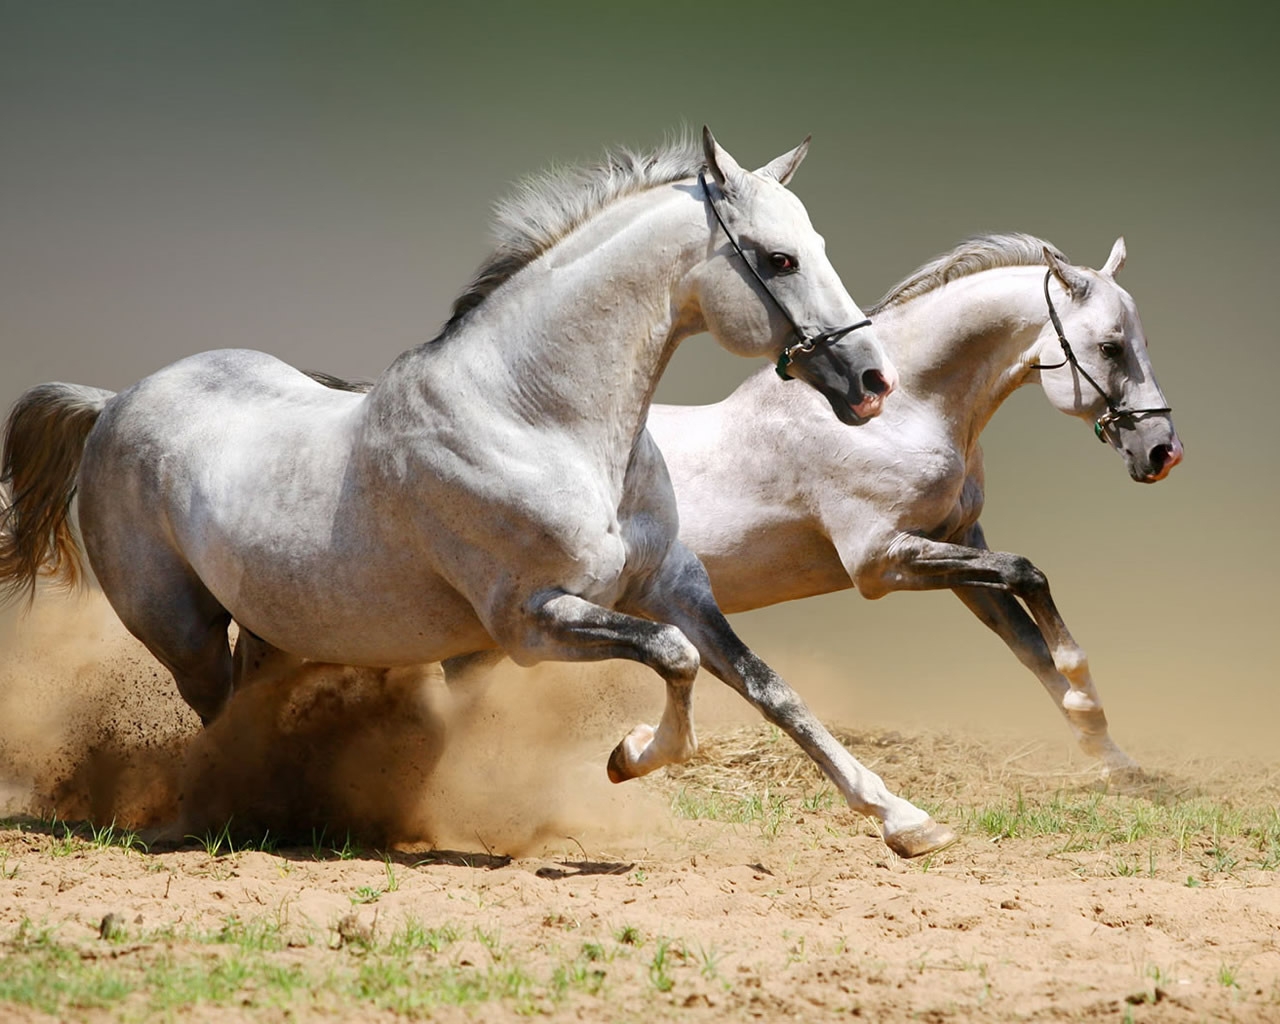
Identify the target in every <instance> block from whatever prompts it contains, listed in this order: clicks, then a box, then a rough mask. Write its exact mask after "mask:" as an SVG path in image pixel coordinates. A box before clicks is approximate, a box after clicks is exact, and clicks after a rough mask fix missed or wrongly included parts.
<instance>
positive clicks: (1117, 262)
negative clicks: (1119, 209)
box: [1098, 235, 1127, 277]
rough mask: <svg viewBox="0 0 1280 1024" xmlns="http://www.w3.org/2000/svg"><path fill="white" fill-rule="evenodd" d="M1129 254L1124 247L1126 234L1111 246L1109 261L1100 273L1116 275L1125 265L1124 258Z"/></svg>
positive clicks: (1109, 275) (1110, 275)
mask: <svg viewBox="0 0 1280 1024" xmlns="http://www.w3.org/2000/svg"><path fill="white" fill-rule="evenodd" d="M1126 255H1127V253H1126V252H1125V248H1124V235H1121V236H1120V237H1119V238H1117V239H1116V244H1115V245H1113V246H1112V247H1111V255H1110V256H1108V257H1107V262H1106V263H1105V264H1104V265H1103V267H1102V269H1101V270H1099V271H1098V273H1099V274H1106V276H1107V277H1115V276H1116V273H1117V272H1118V271H1119V270H1120V268H1121V267H1123V266H1124V258H1125V256H1126Z"/></svg>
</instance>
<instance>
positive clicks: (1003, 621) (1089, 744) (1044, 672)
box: [955, 587, 1137, 772]
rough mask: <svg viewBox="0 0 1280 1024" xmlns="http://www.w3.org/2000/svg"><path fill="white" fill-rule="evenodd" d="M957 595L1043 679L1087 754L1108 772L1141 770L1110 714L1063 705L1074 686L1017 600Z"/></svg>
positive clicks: (959, 590)
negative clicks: (1117, 737) (1115, 732)
mask: <svg viewBox="0 0 1280 1024" xmlns="http://www.w3.org/2000/svg"><path fill="white" fill-rule="evenodd" d="M955 595H956V597H958V598H960V600H961V601H963V602H964V604H965V606H966V607H967V608H968V609H969V610H970V611H971V612H973V614H974V615H976V616H977V617H978V619H979V620H980V621H981V622H982V623H983V625H985V626H987V627H988V628H989V629H991V630H992V631H993V632H994V633H995V634H996V635H997V636H999V637H1000V639H1001V640H1003V641H1004V642H1005V643H1006V644H1007V645H1008V647H1009V649H1010V650H1011V651H1013V653H1014V654H1015V655H1016V656H1017V658H1018V660H1019V661H1020V662H1022V664H1023V665H1025V666H1026V667H1027V668H1028V669H1030V670H1031V671H1032V672H1033V673H1034V674H1035V676H1036V678H1037V679H1039V680H1040V684H1041V685H1042V686H1043V687H1044V688H1045V691H1046V692H1047V693H1048V694H1049V697H1050V699H1051V700H1052V701H1053V703H1054V706H1055V707H1057V709H1058V710H1059V711H1060V712H1062V714H1063V716H1064V717H1065V718H1066V720H1067V724H1068V725H1069V726H1070V727H1071V731H1072V733H1073V734H1074V735H1075V737H1076V742H1077V743H1079V744H1080V749H1081V750H1083V751H1084V752H1085V754H1087V755H1088V756H1089V757H1096V758H1098V759H1099V760H1100V761H1101V762H1102V764H1103V768H1104V770H1105V771H1108V772H1111V771H1122V770H1129V769H1133V768H1136V767H1137V762H1136V761H1134V760H1133V758H1131V757H1130V756H1129V755H1128V754H1126V753H1125V752H1124V751H1123V750H1122V749H1120V747H1119V746H1117V745H1116V742H1115V741H1114V740H1113V739H1112V738H1111V735H1110V733H1109V732H1108V731H1107V715H1106V712H1104V711H1103V710H1102V708H1101V707H1096V708H1093V709H1091V710H1088V711H1074V710H1071V709H1070V708H1068V707H1065V706H1064V705H1063V698H1064V697H1065V696H1066V695H1067V693H1068V691H1069V690H1070V688H1071V684H1070V683H1068V682H1067V679H1066V677H1065V676H1063V675H1062V673H1061V672H1059V671H1058V670H1057V668H1055V667H1054V664H1053V656H1052V655H1051V654H1050V653H1049V646H1048V644H1046V643H1045V642H1044V636H1043V634H1042V633H1041V632H1040V627H1039V626H1037V625H1036V624H1035V621H1034V620H1033V619H1032V618H1031V616H1030V615H1028V614H1027V612H1026V610H1025V609H1024V608H1023V607H1022V605H1021V604H1019V603H1018V600H1017V598H1015V597H1014V596H1013V595H1012V594H1008V593H1005V592H1003V591H999V590H991V589H979V588H976V587H956V588H955Z"/></svg>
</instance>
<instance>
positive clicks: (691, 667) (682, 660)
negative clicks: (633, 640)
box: [653, 626, 702, 684]
mask: <svg viewBox="0 0 1280 1024" xmlns="http://www.w3.org/2000/svg"><path fill="white" fill-rule="evenodd" d="M653 658H654V661H655V662H656V665H655V667H656V668H657V669H658V670H659V671H660V672H661V673H662V675H663V677H664V678H666V679H667V680H668V681H669V682H673V683H686V684H690V683H692V682H693V680H694V677H695V676H697V674H698V669H699V668H700V667H701V666H702V658H701V656H700V655H699V654H698V649H697V648H696V647H694V646H693V643H692V642H691V641H690V640H689V638H688V637H687V636H685V635H684V633H683V632H682V631H681V630H680V629H679V628H678V627H676V626H663V627H661V629H659V630H658V632H657V634H656V636H655V637H654V641H653Z"/></svg>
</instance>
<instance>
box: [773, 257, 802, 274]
mask: <svg viewBox="0 0 1280 1024" xmlns="http://www.w3.org/2000/svg"><path fill="white" fill-rule="evenodd" d="M769 262H770V263H771V264H772V265H773V269H774V270H776V271H778V272H779V273H788V272H791V271H795V270H799V269H800V262H799V260H797V259H796V258H795V257H794V256H789V255H787V254H786V253H785V252H771V253H769Z"/></svg>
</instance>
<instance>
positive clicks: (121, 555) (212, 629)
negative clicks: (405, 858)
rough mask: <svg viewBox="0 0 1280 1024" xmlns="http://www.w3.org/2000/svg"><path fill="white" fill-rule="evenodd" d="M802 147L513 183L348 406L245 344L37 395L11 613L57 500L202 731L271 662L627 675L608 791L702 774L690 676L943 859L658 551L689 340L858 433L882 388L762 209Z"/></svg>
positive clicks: (673, 153) (704, 589)
mask: <svg viewBox="0 0 1280 1024" xmlns="http://www.w3.org/2000/svg"><path fill="white" fill-rule="evenodd" d="M806 148H807V140H806V142H805V143H803V144H801V145H800V146H799V147H797V148H796V149H795V150H792V151H791V152H789V153H786V154H783V155H782V156H780V157H778V158H777V159H776V160H774V161H772V162H771V163H769V164H768V165H766V166H765V167H763V168H761V169H760V170H759V171H757V172H755V173H751V172H748V171H746V170H744V169H742V168H741V167H739V166H738V164H737V163H736V162H735V161H734V160H733V158H732V157H731V156H730V155H729V154H728V153H727V152H725V150H724V149H722V148H721V147H720V146H719V145H717V144H716V142H715V140H714V139H713V138H712V137H711V134H710V132H708V131H706V130H705V129H704V133H703V145H702V147H701V150H699V149H698V148H697V147H694V146H690V145H687V144H677V145H675V146H672V147H670V148H669V149H668V150H666V151H663V152H660V153H658V154H656V155H654V156H653V157H650V158H641V157H636V156H633V155H630V154H625V153H619V154H615V155H613V156H612V157H611V158H610V159H609V160H608V161H607V162H606V163H605V165H604V166H602V167H600V168H597V169H596V170H594V171H591V172H568V173H564V174H560V175H553V176H550V177H548V178H546V179H543V180H542V181H541V182H539V183H535V184H533V185H531V186H529V187H527V188H526V189H525V191H524V192H523V193H522V194H521V195H519V196H517V197H516V198H515V199H514V200H513V201H512V202H511V203H509V204H508V205H507V207H506V208H505V209H504V210H503V211H502V217H503V232H504V235H503V238H502V242H501V245H500V247H499V248H498V250H497V252H496V253H495V255H494V256H493V257H492V258H491V259H490V260H489V262H488V263H487V264H485V266H484V267H482V268H481V270H480V272H479V274H478V276H477V277H476V279H475V281H474V282H473V284H472V285H471V287H470V288H469V289H468V290H467V291H466V292H465V293H464V294H463V295H462V297H461V298H459V299H458V301H457V303H456V304H455V306H454V314H453V317H452V319H451V320H450V321H449V323H448V324H447V325H446V327H445V329H444V331H443V332H442V333H441V335H440V336H439V337H438V338H436V339H435V340H433V341H431V342H428V343H427V344H424V345H422V346H420V347H418V348H416V349H413V350H412V351H409V352H406V353H404V354H403V355H401V356H400V358H399V359H397V360H396V362H395V363H394V364H393V365H392V366H391V367H390V368H389V369H388V370H387V371H386V372H385V373H384V374H383V375H382V376H381V377H380V378H379V379H378V381H377V382H376V383H375V384H374V385H373V387H372V389H371V390H370V391H369V392H368V393H367V394H364V395H361V394H353V393H349V392H343V391H339V390H332V389H330V388H327V387H322V386H320V385H319V384H317V383H316V382H315V381H314V380H311V379H309V378H308V377H307V376H306V375H304V374H302V373H300V372H299V371H297V370H295V369H293V368H292V367H290V366H287V365H285V364H284V363H282V362H280V361H279V360H276V359H274V358H272V357H271V356H267V355H264V354H261V353H257V352H248V351H240V350H232V351H218V352H208V353H204V354H202V355H198V356H194V357H191V358H189V359H184V360H182V361H181V362H178V363H175V364H173V365H172V366H170V367H168V368H166V369H164V370H161V371H160V372H158V373H156V374H154V375H152V376H150V377H147V378H145V379H144V380H142V381H141V382H139V383H138V384H135V385H134V386H133V387H131V388H129V389H128V390H126V391H124V392H121V393H120V394H118V395H113V394H111V393H110V392H105V391H99V390H96V389H88V388H80V387H73V386H69V385H44V386H42V387H39V388H33V389H31V390H30V391H29V392H27V393H26V394H25V395H24V396H23V397H22V398H21V399H20V400H19V402H18V404H17V406H16V407H15V409H14V411H13V413H12V414H11V417H10V420H9V424H8V428H7V436H6V453H5V463H4V466H5V470H4V471H5V476H6V477H7V478H8V480H9V482H10V488H11V494H12V495H13V498H12V502H11V504H10V506H9V507H8V509H7V510H6V511H5V514H4V527H5V529H4V531H3V537H2V538H0V581H7V582H8V585H9V589H10V591H11V592H19V593H20V592H23V591H28V590H30V589H31V588H33V587H34V582H35V578H36V575H37V573H38V572H39V571H40V569H41V567H42V566H45V567H46V568H48V565H49V563H52V564H53V568H54V569H55V570H57V569H58V567H59V562H60V563H61V569H62V575H63V576H64V577H66V576H74V575H75V573H76V570H77V568H78V564H77V550H76V547H75V544H74V541H73V540H72V538H71V534H70V532H69V528H68V523H67V514H66V513H67V505H68V502H69V499H70V496H71V495H72V493H75V492H77V491H78V499H79V505H78V518H79V525H80V528H81V531H82V534H83V541H84V548H85V551H86V552H87V555H88V558H89V562H90V564H91V566H92V568H93V571H94V573H95V574H96V576H97V578H98V581H99V583H100V584H101V586H102V589H103V591H104V593H105V594H106V596H107V598H108V600H109V601H110V602H111V605H112V607H113V608H114V609H115V610H116V612H117V613H118V614H119V616H120V618H121V620H122V621H123V622H124V624H125V626H126V627H127V628H128V629H129V630H130V631H131V632H132V633H133V634H134V635H135V636H137V637H138V638H139V639H140V640H141V641H142V642H143V643H144V644H146V646H147V647H148V648H149V649H150V650H151V652H152V653H153V654H154V655H155V656H156V657H157V658H158V659H159V660H160V661H161V662H162V663H163V664H164V665H165V666H166V667H167V668H168V669H169V670H170V671H171V672H172V673H173V676H174V679H175V681H176V682H177V685H178V688H179V690H180V692H181V693H182V695H183V697H184V699H185V700H186V701H187V702H188V703H189V704H190V705H191V706H192V707H193V708H194V709H195V710H196V711H197V712H198V713H199V714H200V715H201V717H202V718H203V719H205V720H206V721H208V720H209V719H212V718H213V717H214V716H215V715H217V714H218V712H219V711H220V710H221V708H222V707H223V705H224V703H225V701H226V700H227V698H228V696H229V695H230V693H231V691H232V689H233V687H234V686H235V685H236V684H237V683H238V682H240V681H243V680H244V679H246V678H248V676H249V673H250V670H251V669H252V667H253V666H254V665H256V664H258V663H259V662H261V661H263V660H264V659H271V658H275V657H278V656H279V657H290V658H305V659H310V660H316V661H328V662H339V663H344V664H349V665H365V666H396V665H405V664H418V663H422V662H431V661H439V660H442V659H451V658H459V657H466V656H473V655H475V654H476V653H477V652H485V651H489V650H493V649H500V650H502V651H504V652H506V653H507V654H509V655H510V656H511V657H512V658H513V659H514V660H515V661H516V662H518V663H520V664H523V665H528V664H532V663H535V662H538V661H543V660H548V659H550V660H570V661H582V660H599V659H605V658H629V659H633V660H635V661H639V662H641V663H643V664H646V665H648V666H650V667H651V668H653V669H654V670H655V671H657V672H658V674H659V675H661V676H662V678H663V679H664V680H665V681H666V689H667V692H666V696H667V701H666V709H665V711H664V713H663V717H662V720H661V723H660V724H659V725H658V726H657V727H656V728H653V727H650V726H645V725H642V726H637V727H636V728H635V729H634V730H633V731H632V732H631V733H630V734H629V735H628V736H627V737H626V738H624V739H623V741H622V742H621V743H620V744H619V745H618V747H617V748H616V749H615V750H614V752H613V754H612V756H611V758H610V761H609V773H610V777H611V778H613V779H614V781H621V780H623V779H627V778H633V777H635V776H638V775H643V774H645V773H646V772H650V771H653V770H654V769H655V768H658V767H660V766H662V765H665V764H669V763H672V762H674V761H678V760H682V759H686V758H688V757H689V756H690V755H691V754H692V753H693V751H694V749H695V738H694V732H693V726H692V723H691V721H690V702H691V692H692V685H693V681H694V677H695V675H696V673H697V670H698V667H699V662H700V659H701V662H702V663H703V664H705V665H706V666H707V667H708V668H709V669H710V670H711V671H712V672H713V673H715V674H716V675H718V676H719V677H720V678H722V679H724V680H725V681H726V682H728V683H729V685H731V686H733V687H734V688H735V689H737V690H738V691H739V692H740V693H742V694H743V695H744V696H746V697H747V699H748V700H750V701H751V702H752V703H753V704H755V705H756V706H757V707H758V708H759V709H760V710H761V711H762V712H763V713H764V714H765V716H766V717H768V718H769V719H770V720H771V721H773V722H775V723H777V724H778V725H779V726H780V727H781V728H783V729H784V730H786V731H787V732H788V733H789V734H790V735H791V736H792V737H794V738H795V739H796V741H797V742H798V743H799V744H800V745H801V746H802V747H803V748H804V749H805V750H806V751H807V752H808V753H809V754H810V756H812V757H813V758H814V759H815V760H816V761H817V762H818V763H819V764H820V765H821V767H822V768H823V770H824V771H825V772H826V773H827V774H828V775H829V776H830V778H831V779H832V780H833V782H835V784H836V785H837V786H838V787H839V788H840V789H841V791H842V792H843V793H844V794H845V796H846V797H847V799H848V801H849V803H850V804H851V805H852V806H853V807H854V808H856V809H857V810H860V811H862V812H864V813H867V814H872V815H874V816H875V817H877V818H878V819H879V820H880V821H881V822H882V824H883V829H884V835H885V839H886V842H888V844H889V845H890V846H891V847H892V848H893V849H895V850H897V851H898V852H900V853H902V854H904V855H906V856H914V855H918V854H921V853H925V852H928V851H930V850H933V849H937V848H938V847H940V846H942V845H945V844H947V843H949V842H951V841H953V840H954V838H955V835H954V833H953V832H952V831H951V830H950V829H948V828H946V827H945V826H941V825H938V824H937V823H935V822H934V821H933V820H932V819H931V818H930V817H929V815H928V814H927V813H925V812H924V811H922V810H920V809H919V808H917V807H914V806H913V805H912V804H910V803H909V802H907V801H906V800H903V799H901V798H899V797H896V796H894V795H892V794H891V793H889V792H888V790H887V789H886V787H885V786H884V784H883V782H882V781H881V780H880V779H879V777H877V776H876V775H874V774H873V773H871V772H869V771H867V770H866V769H865V768H864V767H863V766H862V765H860V764H858V762H857V761H856V760H854V758H853V757H852V755H850V754H849V753H848V751H847V750H845V748H844V747H842V746H841V745H840V744H839V743H837V742H836V741H835V740H834V739H833V738H832V737H831V736H830V734H829V733H828V732H827V731H826V730H825V729H824V728H823V727H822V725H821V724H820V723H819V722H818V721H817V719H816V718H815V717H814V716H813V715H812V713H811V712H810V711H809V710H808V708H807V707H805V705H804V704H803V702H801V701H800V699H799V698H798V697H797V696H796V695H795V693H794V692H793V691H792V690H791V689H790V687H788V686H787V684H786V683H785V682H784V681H783V680H782V679H781V678H779V677H778V676H777V675H776V674H775V673H773V672H772V671H771V670H770V669H769V668H768V667H767V666H766V665H764V664H763V663H762V662H761V661H760V660H759V659H758V658H756V657H755V656H754V655H753V654H752V653H751V652H750V651H749V650H748V649H747V648H746V646H745V645H744V644H742V642H741V641H740V640H739V639H738V638H737V636H736V635H735V634H734V633H733V631H732V630H731V629H730V627H729V625H728V623H727V622H726V621H725V619H724V616H723V615H721V613H720V611H719V609H718V608H717V607H716V605H715V602H714V599H713V597H712V594H711V588H710V585H709V584H708V581H707V577H706V573H705V572H704V571H703V570H702V567H701V566H700V565H699V564H698V561H697V559H696V558H694V557H693V556H692V555H691V554H690V553H689V551H688V550H687V549H686V548H685V547H684V546H683V545H681V544H679V543H678V542H677V539H676V534H677V520H676V507H675V501H674V497H673V495H672V491H671V484H670V481H669V480H668V478H667V475H666V469H665V467H664V465H663V462H662V458H661V456H660V455H659V454H658V451H657V448H656V447H655V446H654V444H653V442H652V440H651V439H650V437H649V435H648V433H647V432H646V431H645V429H644V425H645V418H646V414H647V412H648V408H649V403H650V399H651V396H652V394H653V390H654V387H655V385H656V383H657V379H658V377H659V375H660V373H661V372H662V369H663V368H664V367H665V366H666V364H667V361H668V360H669V358H670V356H671V354H672V352H673V351H674V349H675V346H676V345H677V344H678V343H679V342H680V341H681V340H682V339H683V338H685V337H687V336H688V335H690V334H693V333H696V332H699V331H704V330H705V331H709V332H710V333H711V334H712V335H713V336H714V337H715V338H716V339H717V341H718V342H719V343H720V344H721V345H723V346H724V347H726V348H727V349H729V350H730V351H732V352H735V353H737V354H740V355H744V356H756V355H768V356H769V357H770V358H774V359H777V360H778V365H779V369H780V370H782V369H784V368H785V369H787V370H789V371H790V372H791V373H793V374H794V375H795V376H796V377H798V378H800V379H802V380H804V381H806V382H807V383H809V384H810V385H812V386H813V388H814V389H815V390H816V391H817V392H820V393H821V394H822V395H823V397H824V398H825V399H826V400H827V401H828V403H829V405H830V407H831V409H832V410H834V412H835V414H836V416H837V417H838V418H839V419H840V420H842V421H843V422H844V423H846V424H861V423H863V422H865V421H866V420H867V419H869V418H871V417H872V416H874V415H876V414H877V413H878V412H879V411H880V407H881V401H882V399H883V397H884V395H885V394H887V393H888V391H889V390H890V389H891V388H892V385H893V379H894V371H893V368H892V367H891V365H890V364H889V363H888V361H887V360H885V359H884V357H883V352H882V350H881V349H880V348H879V346H878V344H877V343H876V342H875V340H874V336H873V334H872V333H871V332H869V331H868V330H866V329H865V328H866V326H867V325H866V322H865V321H864V318H863V316H862V313H861V311H860V310H859V309H858V308H857V306H856V305H855V304H854V302H853V300H852V299H851V298H850V297H849V294H848V292H847V291H846V290H845V288H844V286H843V285H842V284H841V282H840V279H839V278H838V277H837V275H836V273H835V271H834V270H833V269H832V267H831V265H830V263H829V262H828V261H827V258H826V256H825V254H824V246H823V242H822V239H821V237H820V236H819V235H817V234H816V233H815V232H814V230H813V228H812V226H811V225H810V223H809V220H808V217H807V215H806V214H805V211H804V208H803V207H802V205H801V204H800V202H799V200H797V199H796V198H795V197H794V196H793V195H792V194H791V193H790V192H788V191H787V190H786V189H785V188H784V187H783V186H784V185H785V184H786V182H787V181H788V180H789V179H790V178H791V175H792V174H793V172H794V171H795V169H796V167H797V166H798V164H799V163H800V160H801V159H802V158H803V156H804V153H805V151H806ZM703 169H705V171H706V172H708V173H709V176H710V178H711V179H712V180H711V181H708V180H707V178H706V177H704V175H703ZM793 386H797V385H793ZM846 429H847V428H846ZM232 619H234V620H235V621H236V623H237V624H238V625H239V626H240V629H241V637H242V640H241V641H240V642H238V643H237V649H236V652H235V659H234V661H233V656H232V653H231V651H230V650H229V647H228V641H227V630H228V625H229V623H230V621H231V620H232ZM281 652H282V653H281ZM237 664H238V665H239V670H238V671H237V668H236V667H235V666H236V665H237Z"/></svg>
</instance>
